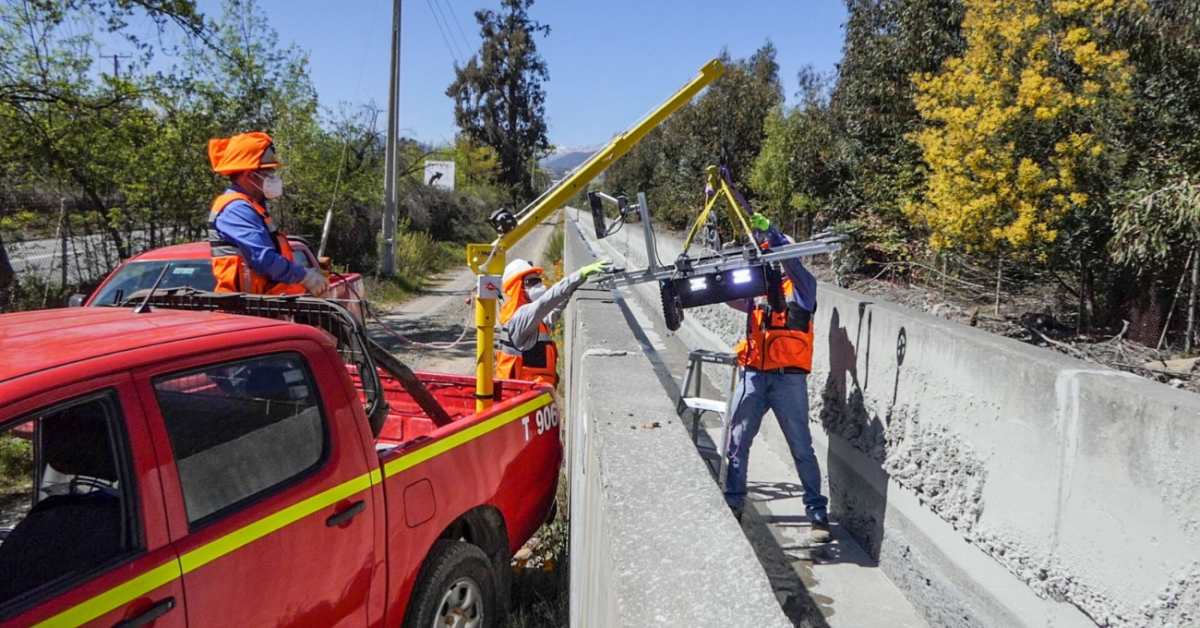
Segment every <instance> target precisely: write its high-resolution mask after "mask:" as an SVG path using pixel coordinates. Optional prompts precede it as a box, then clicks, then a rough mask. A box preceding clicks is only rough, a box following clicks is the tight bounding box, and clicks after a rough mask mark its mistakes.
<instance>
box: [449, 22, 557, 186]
mask: <svg viewBox="0 0 1200 628" xmlns="http://www.w3.org/2000/svg"><path fill="white" fill-rule="evenodd" d="M531 6H533V0H503V2H502V3H501V10H500V12H499V13H496V12H494V11H490V10H483V11H477V12H476V13H475V19H476V20H477V21H478V22H479V34H480V36H481V37H482V39H483V44H482V48H481V49H480V52H479V53H478V54H476V55H473V56H472V57H471V59H470V60H469V61H467V63H466V65H465V66H464V67H461V68H460V67H456V68H455V79H454V82H453V83H451V84H450V87H449V88H447V90H446V95H447V96H450V97H451V98H453V99H454V119H455V122H457V124H458V127H459V128H460V129H462V132H463V134H464V135H465V136H466V137H467V138H468V139H469V140H471V141H472V142H475V143H478V144H481V145H483V146H487V147H490V148H491V149H492V150H494V151H495V152H496V155H497V156H498V157H499V160H500V168H499V176H498V180H497V183H500V184H501V185H504V186H506V187H507V188H508V189H509V190H510V193H511V197H512V198H511V200H512V202H513V203H520V202H522V201H526V200H529V199H531V198H532V197H533V174H532V172H531V169H532V168H534V167H536V166H535V164H536V161H537V159H538V158H539V157H541V156H542V155H543V154H545V153H546V151H548V150H549V149H550V142H549V140H548V139H547V138H546V119H545V115H546V106H545V102H546V93H545V90H544V89H543V88H542V84H543V83H544V82H546V81H548V80H549V79H550V74H549V71H548V70H547V67H546V62H545V60H543V59H542V57H541V55H540V54H538V51H537V43H536V36H537V35H538V34H539V33H540V34H542V35H543V36H545V35H548V34H549V33H550V27H549V26H547V25H545V24H541V23H539V22H537V21H534V20H533V19H532V18H530V17H529V8H530V7H531Z"/></svg>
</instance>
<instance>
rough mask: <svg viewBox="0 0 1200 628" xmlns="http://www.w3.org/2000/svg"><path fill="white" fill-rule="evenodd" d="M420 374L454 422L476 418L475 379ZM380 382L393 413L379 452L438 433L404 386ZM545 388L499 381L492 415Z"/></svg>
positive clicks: (384, 378)
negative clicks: (497, 397) (496, 399)
mask: <svg viewBox="0 0 1200 628" xmlns="http://www.w3.org/2000/svg"><path fill="white" fill-rule="evenodd" d="M416 374H417V376H418V377H419V378H421V381H422V382H424V383H425V386H426V387H427V388H429V392H431V393H433V396H434V397H436V398H437V400H438V402H440V403H441V404H442V407H443V408H445V409H446V412H447V413H448V414H449V415H450V417H451V419H453V420H454V421H456V422H457V421H462V420H468V419H471V418H473V417H475V416H476V412H475V378H474V377H470V376H467V375H451V374H448V373H432V372H429V371H417V372H416ZM379 378H380V381H381V382H382V384H383V391H384V398H385V399H386V400H387V402H388V405H389V406H390V410H389V411H388V418H387V422H386V423H385V424H384V426H383V431H382V432H380V434H379V437H378V438H377V439H375V442H376V446H377V448H379V449H387V448H391V447H396V446H399V445H403V444H405V443H408V442H410V441H413V440H415V439H418V438H420V437H422V436H427V435H429V434H430V433H432V432H433V431H434V430H435V429H437V426H435V425H434V424H433V421H431V420H429V418H428V417H426V416H425V413H424V412H422V411H421V409H420V408H419V407H417V404H416V403H415V402H413V400H412V397H410V396H409V395H408V393H407V392H405V390H404V388H403V387H401V385H400V382H398V381H396V379H395V378H392V377H390V376H389V375H387V374H386V373H384V372H382V371H381V372H380V373H379ZM356 379H357V378H356ZM355 383H356V384H357V383H358V382H357V381H356V382H355ZM544 388H547V387H546V386H545V385H544V384H537V383H533V382H520V381H513V380H499V381H497V382H496V394H497V395H498V396H499V400H498V401H497V402H496V403H495V404H493V406H492V408H490V409H489V410H488V412H489V413H491V412H499V411H502V410H503V409H505V408H508V407H510V406H512V405H514V404H515V402H516V400H517V399H518V398H521V397H526V398H528V397H532V396H535V395H533V394H532V393H533V391H540V390H541V389H544Z"/></svg>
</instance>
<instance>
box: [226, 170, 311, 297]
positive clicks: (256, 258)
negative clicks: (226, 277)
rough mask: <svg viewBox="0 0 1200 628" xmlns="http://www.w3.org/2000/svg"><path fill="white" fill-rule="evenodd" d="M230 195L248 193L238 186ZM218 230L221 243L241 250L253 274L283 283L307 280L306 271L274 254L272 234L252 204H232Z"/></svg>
mask: <svg viewBox="0 0 1200 628" xmlns="http://www.w3.org/2000/svg"><path fill="white" fill-rule="evenodd" d="M230 192H239V193H241V194H245V193H246V192H245V191H244V190H242V189H241V188H239V187H238V186H236V185H231V186H229V189H228V190H226V191H225V193H226V194H228V193H230ZM216 227H217V233H219V234H220V235H221V239H222V240H224V241H226V242H228V243H229V244H232V245H234V246H236V247H238V248H239V249H241V251H242V259H244V260H246V263H247V264H249V265H250V268H251V269H252V270H253V271H254V272H256V273H258V274H260V275H263V276H265V277H267V278H269V279H270V280H271V281H277V282H280V283H300V281H301V280H303V279H304V275H305V274H306V273H307V271H306V270H304V268H303V267H301V266H300V265H298V264H296V263H295V262H293V261H291V260H289V259H287V258H286V257H284V256H282V255H280V254H279V253H276V252H275V243H274V242H272V240H271V238H272V236H271V233H270V232H269V231H267V228H266V225H264V224H263V219H262V218H261V217H260V216H259V215H258V212H256V211H254V207H252V206H251V205H250V203H247V202H246V201H243V200H241V199H238V200H235V201H232V202H230V203H229V204H228V205H226V206H225V209H223V210H222V211H221V213H220V214H218V215H217V220H216Z"/></svg>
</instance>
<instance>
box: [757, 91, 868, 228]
mask: <svg viewBox="0 0 1200 628" xmlns="http://www.w3.org/2000/svg"><path fill="white" fill-rule="evenodd" d="M799 80H800V93H799V95H800V97H801V99H800V103H799V104H797V105H796V106H795V107H787V106H783V105H781V106H779V107H776V108H775V109H772V110H771V112H770V113H769V114H768V115H767V120H766V127H765V128H766V139H765V140H764V142H763V145H762V152H760V153H759V154H758V157H757V158H756V159H755V160H754V167H753V169H752V170H751V172H750V184H751V185H752V186H753V188H754V190H755V191H756V192H757V193H758V194H759V196H760V198H761V199H762V200H763V201H764V202H763V203H762V209H764V210H765V211H769V212H770V213H771V215H772V218H773V219H775V220H776V221H777V222H780V223H781V224H784V225H787V224H793V223H796V224H798V225H800V228H799V229H797V230H796V231H797V233H795V234H794V235H795V236H796V237H804V236H806V235H808V234H810V233H811V231H812V226H813V221H814V219H815V217H816V215H817V213H818V212H819V211H820V210H821V209H823V208H825V207H826V206H827V205H828V204H829V203H830V202H831V200H832V199H833V198H834V196H836V194H837V193H838V189H839V188H840V186H841V185H842V182H843V181H844V180H845V179H846V176H847V175H846V172H845V171H844V167H845V161H846V155H845V151H846V140H845V137H844V134H842V133H841V132H840V128H839V127H838V125H837V120H836V119H835V118H834V116H833V111H832V109H831V107H830V103H829V80H828V78H827V77H823V76H821V75H819V74H817V73H816V72H815V71H814V70H812V68H804V69H802V70H801V71H800V74H799Z"/></svg>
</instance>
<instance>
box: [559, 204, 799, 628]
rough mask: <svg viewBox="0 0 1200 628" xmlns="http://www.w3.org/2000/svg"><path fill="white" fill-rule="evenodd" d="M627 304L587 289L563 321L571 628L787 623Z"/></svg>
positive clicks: (575, 258)
mask: <svg viewBox="0 0 1200 628" xmlns="http://www.w3.org/2000/svg"><path fill="white" fill-rule="evenodd" d="M566 229H567V237H566V238H565V243H564V244H565V258H566V261H565V264H566V267H567V268H577V267H579V266H581V265H583V264H586V263H589V262H590V261H591V259H592V258H591V256H590V255H589V254H588V252H587V250H586V248H585V247H584V244H583V242H582V240H580V239H579V237H578V234H577V233H576V232H575V231H574V226H573V225H572V224H571V223H570V222H568V224H567V226H566ZM622 308H623V305H622V303H620V302H619V300H615V299H614V298H613V295H612V294H611V293H610V292H609V291H608V290H603V291H601V290H595V289H589V288H587V287H585V288H584V289H582V290H580V291H579V292H578V293H576V296H575V298H574V300H573V301H572V303H571V305H570V307H569V308H568V309H567V313H566V319H565V321H566V322H565V325H566V330H567V333H566V340H567V347H566V350H565V353H566V355H568V356H570V357H569V360H568V363H567V385H566V391H567V396H568V399H567V408H568V409H569V410H568V412H569V414H568V416H569V420H568V422H567V427H568V431H567V451H568V469H569V474H570V484H571V509H570V512H571V541H570V555H571V574H570V575H571V587H570V588H571V591H570V597H571V626H603V627H608V626H638V627H641V626H651V625H654V626H713V627H718V626H719V627H726V626H781V627H782V626H790V625H791V622H789V621H788V620H787V618H786V617H785V616H784V614H783V611H782V610H781V609H780V607H779V603H778V602H777V601H776V599H775V596H774V594H773V593H772V590H771V585H770V583H769V582H768V581H767V577H766V574H765V573H764V572H763V569H762V567H761V566H760V564H759V562H758V559H757V558H755V555H754V552H753V550H752V549H751V547H750V544H749V542H748V541H747V540H746V538H745V536H744V535H743V534H742V531H741V529H740V528H739V527H738V525H737V523H736V522H735V520H734V518H733V517H732V516H730V513H729V509H728V507H726V506H725V501H724V499H723V498H722V497H721V495H720V492H719V491H718V489H717V486H716V484H715V483H714V482H713V481H712V478H711V476H710V475H709V473H708V471H707V469H706V468H705V466H704V463H703V462H702V461H701V460H700V458H699V457H698V456H697V455H696V450H695V448H694V446H693V445H692V443H691V440H690V438H689V437H688V435H687V432H686V430H685V428H684V426H683V425H682V424H681V423H680V421H679V419H678V418H677V417H676V415H675V404H674V402H673V401H672V399H671V398H670V396H669V395H668V394H667V391H666V390H664V387H663V384H662V383H661V382H660V377H661V375H662V374H660V373H656V372H655V371H654V368H653V367H652V365H651V363H650V361H649V360H648V359H647V358H646V355H645V354H644V352H643V345H642V343H641V342H639V339H638V338H636V337H635V335H634V330H633V329H632V328H631V327H630V324H629V322H628V320H627V318H626V314H627V311H625V312H623V310H622ZM667 381H669V378H668V379H667Z"/></svg>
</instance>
